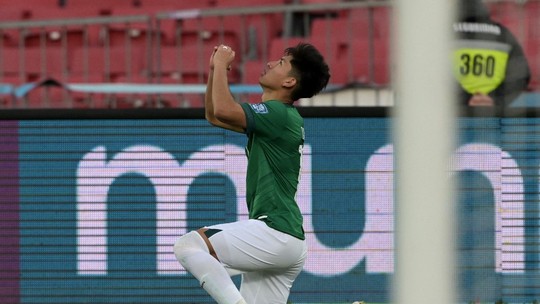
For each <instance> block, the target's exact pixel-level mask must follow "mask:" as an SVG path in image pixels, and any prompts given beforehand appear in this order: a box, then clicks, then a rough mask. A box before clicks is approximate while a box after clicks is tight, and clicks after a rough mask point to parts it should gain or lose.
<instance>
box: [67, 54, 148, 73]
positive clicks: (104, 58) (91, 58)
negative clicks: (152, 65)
mask: <svg viewBox="0 0 540 304" xmlns="http://www.w3.org/2000/svg"><path fill="white" fill-rule="evenodd" d="M71 67H72V68H71V73H70V81H71V82H114V81H116V80H117V79H118V78H119V77H123V78H124V79H125V78H126V77H127V78H129V77H132V76H133V77H137V76H138V75H141V74H143V73H144V72H145V69H146V68H147V65H146V58H145V57H144V53H143V52H141V51H140V50H138V49H131V51H129V52H128V51H126V49H124V48H123V47H111V48H110V49H109V51H107V48H104V47H91V48H87V49H77V50H75V51H74V53H73V61H72V64H71Z"/></svg>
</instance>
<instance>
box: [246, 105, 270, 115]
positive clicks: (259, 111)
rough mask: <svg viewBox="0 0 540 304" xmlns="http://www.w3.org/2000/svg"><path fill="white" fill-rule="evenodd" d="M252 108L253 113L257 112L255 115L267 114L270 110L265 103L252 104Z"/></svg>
mask: <svg viewBox="0 0 540 304" xmlns="http://www.w3.org/2000/svg"><path fill="white" fill-rule="evenodd" d="M250 106H251V108H252V109H253V111H255V113H257V114H267V113H268V108H267V107H266V105H265V104H263V103H257V104H251V105H250Z"/></svg>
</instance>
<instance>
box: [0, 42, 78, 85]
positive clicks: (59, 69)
mask: <svg viewBox="0 0 540 304" xmlns="http://www.w3.org/2000/svg"><path fill="white" fill-rule="evenodd" d="M1 52H2V53H1V56H2V65H3V66H2V74H3V76H4V77H5V78H6V79H10V81H9V82H13V81H15V80H17V79H18V82H19V84H23V83H24V82H32V81H38V80H41V79H45V78H54V79H56V80H61V79H63V78H64V77H65V76H66V75H67V72H68V68H69V63H68V60H67V59H66V58H67V57H66V56H65V54H64V53H63V52H62V50H61V49H59V48H50V49H46V50H40V49H37V48H29V49H24V50H20V49H19V48H15V47H13V48H3V49H2V50H1Z"/></svg>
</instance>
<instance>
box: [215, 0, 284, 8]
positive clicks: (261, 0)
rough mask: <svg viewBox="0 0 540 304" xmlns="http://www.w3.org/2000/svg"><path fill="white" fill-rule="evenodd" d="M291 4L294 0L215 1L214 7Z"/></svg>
mask: <svg viewBox="0 0 540 304" xmlns="http://www.w3.org/2000/svg"><path fill="white" fill-rule="evenodd" d="M291 2H292V0H213V1H212V5H213V6H215V7H253V6H271V5H284V4H289V3H291Z"/></svg>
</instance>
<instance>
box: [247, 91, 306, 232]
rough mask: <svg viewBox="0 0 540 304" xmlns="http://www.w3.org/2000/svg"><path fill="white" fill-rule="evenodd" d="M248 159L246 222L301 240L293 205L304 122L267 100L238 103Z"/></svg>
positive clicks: (288, 109) (295, 113) (297, 213)
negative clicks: (263, 224)
mask: <svg viewBox="0 0 540 304" xmlns="http://www.w3.org/2000/svg"><path fill="white" fill-rule="evenodd" d="M242 108H243V109H244V112H245V114H246V122H247V128H246V134H247V135H248V138H249V139H248V143H247V146H246V155H247V158H248V166H247V176H246V178H247V181H246V183H247V184H246V201H247V206H248V210H249V218H250V219H259V220H263V221H264V222H266V224H267V225H268V226H270V227H272V228H274V229H276V230H279V231H281V232H284V233H287V234H290V235H292V236H294V237H297V238H299V239H302V240H303V239H305V236H304V229H303V228H302V214H301V212H300V208H299V207H298V204H297V203H296V191H297V189H298V182H299V178H300V162H301V156H302V147H303V144H304V120H303V118H302V117H301V116H300V114H298V111H297V110H296V108H295V107H293V106H292V105H289V104H284V103H282V102H279V101H276V100H271V101H267V102H264V103H259V104H247V103H244V104H242Z"/></svg>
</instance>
